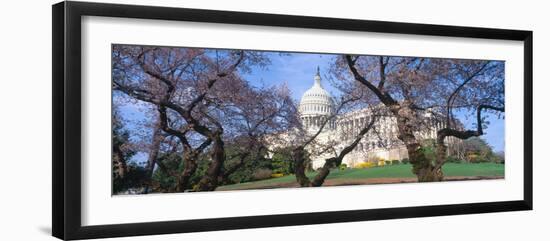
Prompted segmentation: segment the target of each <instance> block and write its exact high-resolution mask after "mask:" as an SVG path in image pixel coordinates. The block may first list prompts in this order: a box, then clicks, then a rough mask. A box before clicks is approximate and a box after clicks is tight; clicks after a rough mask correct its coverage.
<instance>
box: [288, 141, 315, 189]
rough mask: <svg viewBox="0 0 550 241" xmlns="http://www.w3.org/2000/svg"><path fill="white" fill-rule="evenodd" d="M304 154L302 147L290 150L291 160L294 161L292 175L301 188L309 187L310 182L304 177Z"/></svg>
mask: <svg viewBox="0 0 550 241" xmlns="http://www.w3.org/2000/svg"><path fill="white" fill-rule="evenodd" d="M304 157H305V152H304V148H303V147H297V148H296V149H294V150H292V158H293V159H294V175H296V181H298V184H300V186H301V187H310V186H311V181H310V180H309V178H308V177H307V176H306V163H305V158H304Z"/></svg>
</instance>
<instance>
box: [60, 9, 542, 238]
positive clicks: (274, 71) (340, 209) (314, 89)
mask: <svg viewBox="0 0 550 241" xmlns="http://www.w3.org/2000/svg"><path fill="white" fill-rule="evenodd" d="M532 54H533V50H532V32H531V31H523V30H504V29H488V28H473V27H458V26H441V25H429V24H413V23H396V22H382V21H366V20H352V19H334V18H322V17H309V16H290V15H274V14H263V13H245V12H227V11H215V10H197V9H182V8H169V7H153V6H135V5H117V4H103V3H86V2H70V1H68V2H61V3H58V4H55V5H54V6H53V202H52V203H53V231H52V232H53V235H54V236H55V237H58V238H61V239H86V238H101V237H117V236H132V235H149V234H166V233H180V232H199V231H212V230H227V229H242V228H259V227H275V226H288V225H306V224H320V223H331V222H349V221H365V220H380V219H396V218H412V217H426V216H440V215H456V214H471V213H487V212H501V211H518V210H531V209H532V196H533V194H532V108H533V107H532V82H533V80H532ZM153 207H154V208H153Z"/></svg>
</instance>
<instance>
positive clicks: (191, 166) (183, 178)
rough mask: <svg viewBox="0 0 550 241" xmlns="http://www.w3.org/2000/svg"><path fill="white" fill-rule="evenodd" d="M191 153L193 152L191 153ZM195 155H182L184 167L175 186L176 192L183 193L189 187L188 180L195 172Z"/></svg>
mask: <svg viewBox="0 0 550 241" xmlns="http://www.w3.org/2000/svg"><path fill="white" fill-rule="evenodd" d="M191 152H193V151H191ZM197 156H198V154H197V153H186V154H184V157H183V161H184V167H183V171H182V173H181V175H180V176H179V177H178V182H177V184H176V191H177V192H184V191H185V189H186V188H187V186H188V185H189V180H190V179H191V177H192V176H193V174H195V171H197V162H196V160H197Z"/></svg>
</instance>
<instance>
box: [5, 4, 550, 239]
mask: <svg viewBox="0 0 550 241" xmlns="http://www.w3.org/2000/svg"><path fill="white" fill-rule="evenodd" d="M54 2H55V1H51V0H50V1H44V0H28V1H22V0H21V1H9V2H7V3H4V4H3V5H2V7H1V8H0V18H1V21H0V26H1V27H0V33H1V37H0V41H1V44H0V70H1V72H0V73H1V74H0V83H2V87H1V88H0V90H1V92H0V106H1V107H0V109H1V110H2V112H1V113H2V114H1V115H0V117H1V118H0V151H1V155H0V163H1V164H2V165H1V167H2V170H1V171H0V184H1V185H2V194H1V195H0V240H54V238H53V237H51V236H50V234H49V232H50V231H51V221H50V220H51V8H50V5H51V4H53V3H54ZM109 2H117V3H136V4H148V5H167V6H180V7H189V8H204V9H221V10H234V11H248V12H268V13H281V14H296V15H314V16H327V17H339V18H357V19H371V20H387V21H402V22H418V23H434V24H447V25H468V26H478V27H493V28H511V29H527V30H533V31H534V32H535V33H534V36H535V37H534V82H535V83H534V85H535V90H534V101H535V104H534V108H535V116H534V118H535V120H534V129H535V132H534V143H535V144H534V168H535V170H534V179H535V180H534V193H535V195H534V199H535V200H534V206H535V210H534V211H530V212H508V213H494V214H480V215H461V216H448V217H435V218H416V219H401V220H389V221H372V222H354V223H342V224H325V225H310V226H294V227H281V228H263V229H252V230H234V231H219V232H207V233H193V234H174V235H162V236H154V237H151V236H145V237H131V238H120V239H115V240H151V239H152V238H154V239H155V240H182V239H185V240H236V239H239V240H260V239H261V240H296V239H305V240H308V239H316V240H339V239H343V238H346V239H366V240H381V239H383V240H399V239H402V240H405V239H407V240H446V241H447V240H484V239H485V240H499V239H500V240H502V239H504V240H521V239H523V240H548V238H549V237H550V229H548V227H547V226H548V220H549V219H550V204H549V203H550V191H549V190H550V188H548V186H547V185H548V183H550V182H549V180H550V179H548V177H547V175H548V172H549V170H550V162H549V161H548V160H546V159H547V158H546V156H547V155H545V148H546V146H545V141H546V139H545V136H547V135H550V131H549V129H548V128H547V127H545V125H544V124H545V122H546V121H547V120H548V117H549V115H550V111H548V107H547V106H546V105H545V104H547V103H548V101H549V100H548V98H547V94H546V91H547V89H548V88H549V87H550V82H548V80H547V79H546V78H545V77H547V76H546V75H543V74H545V73H546V72H545V71H544V70H545V69H546V68H547V65H549V64H550V61H548V60H547V55H548V54H550V51H549V50H550V47H549V45H550V24H549V23H548V22H549V21H548V20H550V18H549V17H548V16H547V14H548V10H549V9H550V8H549V6H547V4H546V3H545V2H544V1H513V2H512V1H510V2H507V1H503V0H500V1H498V0H497V1H475V0H460V1H456V0H455V1H447V2H443V1H437V0H433V1H421V0H416V1H407V0H385V1H375V2H369V3H367V2H366V1H353V0H338V1H326V2H321V1H319V0H317V1H315V0H312V1H305V0H304V1H296V0H277V1H275V0H272V1H257V0H256V1H254V0H251V1H246V0H231V1H227V0H225V1H224V0H188V1H176V0H165V1H161V0H157V1H152V0H134V1H129V0H118V1H116V0H115V1H113V0H111V1H109Z"/></svg>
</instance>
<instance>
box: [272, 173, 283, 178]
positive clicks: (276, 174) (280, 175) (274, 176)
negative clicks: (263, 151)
mask: <svg viewBox="0 0 550 241" xmlns="http://www.w3.org/2000/svg"><path fill="white" fill-rule="evenodd" d="M284 175H285V174H282V173H273V174H271V177H272V178H276V177H282V176H284Z"/></svg>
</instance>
